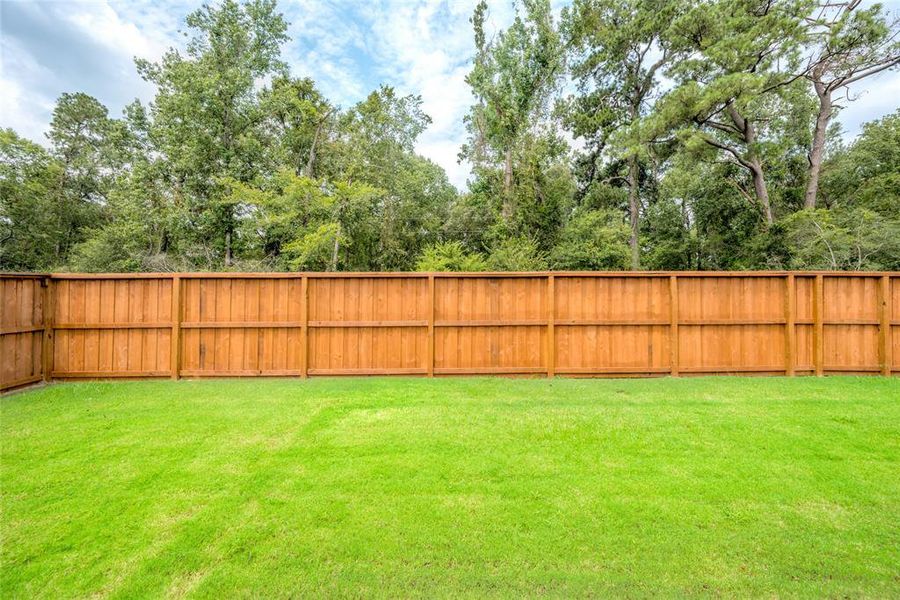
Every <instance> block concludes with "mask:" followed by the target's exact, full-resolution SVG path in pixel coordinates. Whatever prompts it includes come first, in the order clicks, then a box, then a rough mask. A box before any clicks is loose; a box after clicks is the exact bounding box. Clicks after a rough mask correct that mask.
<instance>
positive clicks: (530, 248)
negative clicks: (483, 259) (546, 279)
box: [487, 238, 548, 271]
mask: <svg viewBox="0 0 900 600" xmlns="http://www.w3.org/2000/svg"><path fill="white" fill-rule="evenodd" d="M547 265H548V259H547V255H546V253H544V252H541V250H540V248H538V245H537V243H536V242H534V241H533V240H529V239H527V238H508V239H505V240H503V241H502V242H500V243H499V244H498V245H497V247H496V248H494V249H493V250H491V253H490V255H489V256H488V258H487V268H488V270H490V271H544V270H546V269H547Z"/></svg>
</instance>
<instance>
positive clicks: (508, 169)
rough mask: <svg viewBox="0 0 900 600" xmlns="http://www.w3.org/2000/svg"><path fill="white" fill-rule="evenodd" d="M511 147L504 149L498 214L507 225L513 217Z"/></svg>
mask: <svg viewBox="0 0 900 600" xmlns="http://www.w3.org/2000/svg"><path fill="white" fill-rule="evenodd" d="M511 190H512V147H510V148H507V149H506V160H505V162H504V166H503V206H502V208H501V211H500V214H501V216H502V217H503V222H504V223H506V224H509V222H510V221H511V220H512V216H513V199H512V191H511Z"/></svg>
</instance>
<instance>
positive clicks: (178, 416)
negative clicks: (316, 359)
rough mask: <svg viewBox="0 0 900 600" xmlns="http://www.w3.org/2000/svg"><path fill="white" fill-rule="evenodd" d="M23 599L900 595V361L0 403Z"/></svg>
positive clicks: (8, 570)
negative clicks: (769, 373) (812, 371)
mask: <svg viewBox="0 0 900 600" xmlns="http://www.w3.org/2000/svg"><path fill="white" fill-rule="evenodd" d="M0 417H2V422H0V432H2V463H0V484H2V489H0V492H2V516H0V524H2V565H0V566H2V570H0V573H2V574H0V583H2V589H0V595H2V596H3V597H4V598H10V597H45V598H46V597H71V596H79V597H83V596H99V597H119V598H133V597H145V596H151V597H163V596H165V597H182V596H191V597H208V598H221V597H225V596H235V595H237V596H244V597H247V596H252V597H286V596H293V597H296V596H323V595H324V596H355V597H359V596H389V597H397V596H402V597H409V596H429V597H434V596H439V597H451V596H454V597H455V596H468V597H484V596H491V597H510V596H545V595H546V596H565V597H570V596H609V595H617V596H623V595H624V596H629V597H644V596H660V595H662V596H685V595H690V596H725V597H730V596H735V595H737V596H773V595H775V596H804V597H810V596H817V597H819V596H828V597H838V596H850V597H898V596H900V529H898V527H900V526H898V524H900V380H898V379H894V380H886V379H882V378H875V377H873V378H851V377H834V378H825V379H814V378H798V379H782V378H704V379H674V380H673V379H656V380H618V381H617V380H554V381H546V380H523V379H519V380H511V379H487V378H484V379H435V380H427V379H389V378H372V379H314V380H310V381H299V380H226V381H178V382H169V381H164V382H149V381H147V382H127V383H85V384H66V385H53V386H50V387H46V388H43V389H39V390H35V391H31V392H26V393H21V394H15V395H11V396H8V397H4V398H2V399H0Z"/></svg>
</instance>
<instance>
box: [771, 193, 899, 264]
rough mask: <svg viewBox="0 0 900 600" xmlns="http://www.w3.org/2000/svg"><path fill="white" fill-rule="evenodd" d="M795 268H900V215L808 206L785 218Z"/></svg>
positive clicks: (789, 248)
mask: <svg viewBox="0 0 900 600" xmlns="http://www.w3.org/2000/svg"><path fill="white" fill-rule="evenodd" d="M783 226H784V228H785V237H786V243H787V247H788V250H789V252H790V254H791V263H790V266H791V268H795V269H832V270H843V269H847V270H897V269H900V219H898V218H897V216H896V214H895V215H894V217H893V218H886V217H884V216H882V215H879V214H878V213H876V212H874V211H871V210H868V209H865V208H852V209H835V210H825V209H807V210H802V211H799V212H796V213H794V214H792V215H791V216H789V217H787V218H786V219H785V220H784V223H783Z"/></svg>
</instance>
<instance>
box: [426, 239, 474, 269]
mask: <svg viewBox="0 0 900 600" xmlns="http://www.w3.org/2000/svg"><path fill="white" fill-rule="evenodd" d="M416 270H417V271H433V272H444V271H486V270H487V263H486V262H485V260H484V257H483V256H481V255H480V254H477V253H474V252H467V251H466V249H465V248H464V247H463V245H462V243H460V242H455V241H454V242H440V243H437V244H433V245H431V246H429V247H427V248H425V250H424V251H423V252H422V254H421V256H419V259H418V260H417V261H416Z"/></svg>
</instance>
